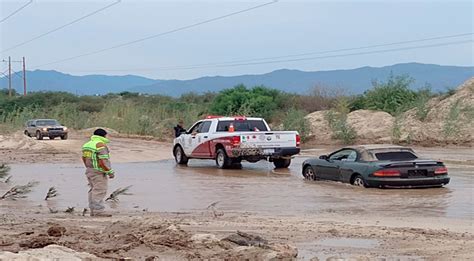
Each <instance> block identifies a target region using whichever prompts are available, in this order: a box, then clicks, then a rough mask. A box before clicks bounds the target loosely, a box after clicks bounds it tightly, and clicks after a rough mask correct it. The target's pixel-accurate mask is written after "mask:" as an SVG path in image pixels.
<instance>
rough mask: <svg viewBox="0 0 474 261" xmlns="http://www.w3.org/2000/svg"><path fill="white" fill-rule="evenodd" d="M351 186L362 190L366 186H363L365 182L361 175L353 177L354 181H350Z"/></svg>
mask: <svg viewBox="0 0 474 261" xmlns="http://www.w3.org/2000/svg"><path fill="white" fill-rule="evenodd" d="M352 185H354V186H358V187H362V188H365V187H367V185H366V184H365V180H364V178H363V177H362V176H361V175H357V176H355V178H354V181H352Z"/></svg>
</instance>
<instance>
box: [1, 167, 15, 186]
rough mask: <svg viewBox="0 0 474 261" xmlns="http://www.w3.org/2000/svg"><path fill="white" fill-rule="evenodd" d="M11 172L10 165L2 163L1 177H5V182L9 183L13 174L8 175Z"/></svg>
mask: <svg viewBox="0 0 474 261" xmlns="http://www.w3.org/2000/svg"><path fill="white" fill-rule="evenodd" d="M9 172H10V167H9V166H7V165H5V164H2V165H0V179H5V180H4V182H5V183H8V182H9V181H10V179H11V177H12V176H10V175H8V173H9Z"/></svg>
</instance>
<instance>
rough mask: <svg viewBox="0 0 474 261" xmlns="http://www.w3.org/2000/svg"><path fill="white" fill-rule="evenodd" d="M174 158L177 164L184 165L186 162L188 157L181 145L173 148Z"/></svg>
mask: <svg viewBox="0 0 474 261" xmlns="http://www.w3.org/2000/svg"><path fill="white" fill-rule="evenodd" d="M174 159H175V160H176V163H177V164H179V165H186V164H188V160H189V159H188V157H186V155H185V154H184V151H183V149H182V148H181V146H176V148H174Z"/></svg>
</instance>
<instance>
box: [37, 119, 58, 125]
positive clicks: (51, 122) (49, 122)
mask: <svg viewBox="0 0 474 261" xmlns="http://www.w3.org/2000/svg"><path fill="white" fill-rule="evenodd" d="M55 125H59V122H58V121H57V120H40V121H36V126H55Z"/></svg>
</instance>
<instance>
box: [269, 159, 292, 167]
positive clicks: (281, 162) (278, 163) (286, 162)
mask: <svg viewBox="0 0 474 261" xmlns="http://www.w3.org/2000/svg"><path fill="white" fill-rule="evenodd" d="M290 164H291V159H275V160H273V165H275V168H276V169H283V168H288V167H289V166H290Z"/></svg>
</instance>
